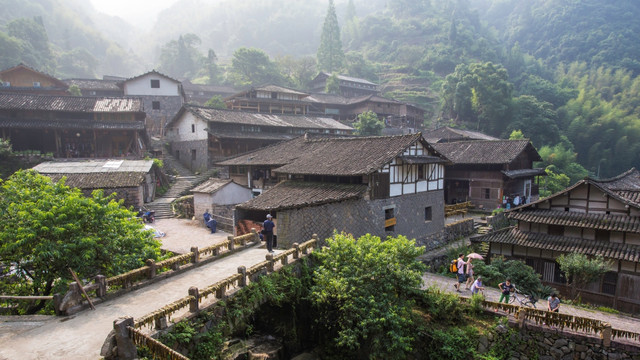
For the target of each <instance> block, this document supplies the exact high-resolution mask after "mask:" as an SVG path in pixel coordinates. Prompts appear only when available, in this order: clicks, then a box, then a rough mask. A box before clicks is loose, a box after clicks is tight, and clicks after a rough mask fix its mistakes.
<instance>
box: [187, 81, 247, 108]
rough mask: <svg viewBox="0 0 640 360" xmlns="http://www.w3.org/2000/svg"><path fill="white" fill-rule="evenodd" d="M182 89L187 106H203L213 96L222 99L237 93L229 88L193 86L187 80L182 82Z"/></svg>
mask: <svg viewBox="0 0 640 360" xmlns="http://www.w3.org/2000/svg"><path fill="white" fill-rule="evenodd" d="M182 89H183V90H184V94H185V96H186V101H187V102H188V103H189V104H196V105H204V103H206V102H207V101H209V100H210V99H211V98H212V97H214V96H220V97H221V98H222V99H224V98H226V97H228V96H231V95H233V94H235V93H237V91H236V90H235V89H234V88H232V87H230V86H221V85H203V84H194V83H192V82H191V81H189V80H183V81H182Z"/></svg>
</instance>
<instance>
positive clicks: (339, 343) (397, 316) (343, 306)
mask: <svg viewBox="0 0 640 360" xmlns="http://www.w3.org/2000/svg"><path fill="white" fill-rule="evenodd" d="M327 243H328V244H327V245H328V247H325V248H322V250H320V251H317V252H318V254H317V259H318V266H317V267H316V268H315V271H314V284H313V286H312V288H311V294H310V300H311V302H312V303H313V305H314V307H315V308H316V309H317V311H318V319H317V323H318V326H320V329H321V330H320V331H321V333H323V334H325V335H326V338H327V339H330V344H328V345H330V347H333V348H335V349H337V350H339V351H340V352H342V354H343V355H345V356H348V354H352V355H355V354H357V353H366V354H368V356H369V357H371V358H386V359H397V358H406V355H407V353H408V352H410V351H411V349H412V343H413V341H414V336H413V332H412V325H413V317H412V313H411V309H412V306H413V301H412V300H411V297H412V296H413V295H414V294H416V293H417V292H418V290H419V288H420V285H421V283H422V273H423V271H424V265H423V264H422V263H420V262H418V261H417V260H416V257H417V256H418V255H420V254H421V253H422V252H423V251H424V248H421V247H416V246H415V241H413V240H412V241H409V240H407V239H406V238H405V237H403V236H398V237H395V238H391V237H389V238H387V239H386V240H385V241H382V240H381V239H380V238H378V237H376V236H372V235H365V236H362V237H360V238H358V239H357V240H356V239H354V238H353V237H352V236H351V235H346V234H337V233H336V234H334V236H333V237H332V238H330V239H327ZM315 253H316V252H314V254H315Z"/></svg>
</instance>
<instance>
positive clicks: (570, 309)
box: [423, 273, 640, 332]
mask: <svg viewBox="0 0 640 360" xmlns="http://www.w3.org/2000/svg"><path fill="white" fill-rule="evenodd" d="M423 279H424V288H427V287H430V286H434V287H436V288H438V289H440V290H442V291H448V292H452V293H456V291H455V288H454V287H453V285H454V284H455V283H456V279H455V278H450V277H447V276H443V275H439V274H433V273H427V274H425V275H424V276H423ZM463 289H464V286H463ZM484 295H485V298H486V299H487V300H489V301H496V302H497V301H498V300H499V299H500V291H499V290H498V289H497V288H486V289H485V290H484ZM460 296H464V297H470V296H471V292H470V291H465V290H462V292H461V293H460ZM536 305H537V307H538V309H542V310H545V309H546V308H547V301H546V300H538V303H537V304H536ZM560 312H561V313H564V314H570V315H574V316H580V317H585V318H590V319H597V320H602V321H606V322H609V323H611V327H612V328H614V329H620V330H627V331H632V332H640V319H637V318H633V317H630V316H626V315H617V314H609V313H605V312H602V311H597V310H590V309H585V308H581V307H577V306H571V305H567V304H560Z"/></svg>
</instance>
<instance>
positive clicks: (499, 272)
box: [473, 257, 543, 297]
mask: <svg viewBox="0 0 640 360" xmlns="http://www.w3.org/2000/svg"><path fill="white" fill-rule="evenodd" d="M473 264H474V265H475V267H474V268H473V270H474V272H475V274H476V275H481V276H482V283H483V284H484V285H485V286H493V287H497V286H498V284H499V283H501V282H503V281H504V280H505V279H506V278H511V283H512V284H513V285H515V286H516V288H518V290H520V291H522V292H524V293H526V294H535V295H538V297H539V294H540V293H541V292H542V290H543V288H542V282H541V281H540V274H537V273H536V272H535V270H534V269H533V268H532V267H531V266H528V265H526V264H525V263H524V262H522V261H520V260H505V259H504V258H503V257H494V258H492V259H491V264H490V265H487V264H485V263H483V262H482V261H477V260H476V261H474V262H473Z"/></svg>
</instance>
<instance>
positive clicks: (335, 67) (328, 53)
mask: <svg viewBox="0 0 640 360" xmlns="http://www.w3.org/2000/svg"><path fill="white" fill-rule="evenodd" d="M317 58H318V69H319V70H320V71H328V72H330V73H332V72H334V71H340V70H341V69H342V66H343V65H344V52H343V50H342V41H341V40H340V25H338V17H337V16H336V8H335V6H334V5H333V0H329V9H328V10H327V16H326V17H325V18H324V25H322V35H320V46H319V47H318V54H317Z"/></svg>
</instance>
